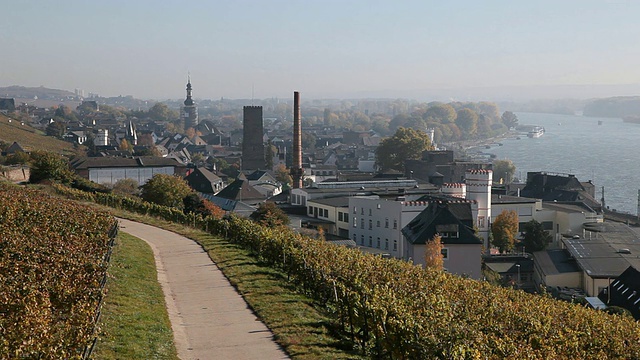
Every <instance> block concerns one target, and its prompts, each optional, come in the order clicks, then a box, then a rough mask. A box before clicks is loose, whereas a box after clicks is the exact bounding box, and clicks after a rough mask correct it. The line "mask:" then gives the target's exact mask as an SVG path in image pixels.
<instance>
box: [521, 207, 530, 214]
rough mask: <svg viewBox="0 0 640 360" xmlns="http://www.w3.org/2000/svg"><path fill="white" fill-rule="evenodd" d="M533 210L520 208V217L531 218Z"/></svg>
mask: <svg viewBox="0 0 640 360" xmlns="http://www.w3.org/2000/svg"><path fill="white" fill-rule="evenodd" d="M531 213H532V211H531V208H530V207H520V208H518V216H531Z"/></svg>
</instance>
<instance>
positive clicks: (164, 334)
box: [92, 232, 178, 359]
mask: <svg viewBox="0 0 640 360" xmlns="http://www.w3.org/2000/svg"><path fill="white" fill-rule="evenodd" d="M92 358H93V359H178V356H177V353H176V348H175V346H174V344H173V332H172V330H171V323H170V322H169V316H168V315H167V311H166V306H165V302H164V294H163V292H162V289H161V287H160V284H159V283H158V281H157V273H156V267H155V260H154V258H153V252H152V251H151V248H150V247H149V245H148V244H147V243H145V242H144V241H142V240H140V239H138V238H136V237H133V236H131V235H129V234H125V233H122V232H121V233H120V234H118V237H117V238H116V245H115V247H114V250H113V255H112V257H111V264H110V267H109V279H108V281H107V295H106V297H105V301H104V304H103V307H102V315H101V318H100V333H99V339H98V342H97V343H96V347H95V348H94V351H93V356H92Z"/></svg>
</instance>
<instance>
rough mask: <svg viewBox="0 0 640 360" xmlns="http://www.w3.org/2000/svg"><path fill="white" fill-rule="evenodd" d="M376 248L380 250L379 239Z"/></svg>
mask: <svg viewBox="0 0 640 360" xmlns="http://www.w3.org/2000/svg"><path fill="white" fill-rule="evenodd" d="M376 247H377V248H378V249H380V238H378V243H377V244H376Z"/></svg>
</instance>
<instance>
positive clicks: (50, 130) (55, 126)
mask: <svg viewBox="0 0 640 360" xmlns="http://www.w3.org/2000/svg"><path fill="white" fill-rule="evenodd" d="M66 131H67V127H66V126H65V124H64V123H63V122H61V121H54V122H52V123H51V124H49V125H47V129H46V134H47V135H48V136H53V137H56V138H58V139H62V137H63V136H64V133H65V132H66Z"/></svg>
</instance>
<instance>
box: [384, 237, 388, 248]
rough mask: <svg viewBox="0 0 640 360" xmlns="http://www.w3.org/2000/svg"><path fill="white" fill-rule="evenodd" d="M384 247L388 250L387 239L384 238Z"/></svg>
mask: <svg viewBox="0 0 640 360" xmlns="http://www.w3.org/2000/svg"><path fill="white" fill-rule="evenodd" d="M384 249H385V250H389V239H384Z"/></svg>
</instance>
